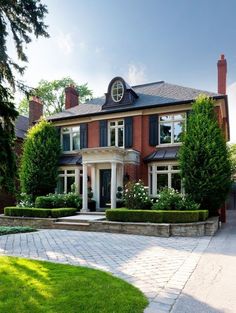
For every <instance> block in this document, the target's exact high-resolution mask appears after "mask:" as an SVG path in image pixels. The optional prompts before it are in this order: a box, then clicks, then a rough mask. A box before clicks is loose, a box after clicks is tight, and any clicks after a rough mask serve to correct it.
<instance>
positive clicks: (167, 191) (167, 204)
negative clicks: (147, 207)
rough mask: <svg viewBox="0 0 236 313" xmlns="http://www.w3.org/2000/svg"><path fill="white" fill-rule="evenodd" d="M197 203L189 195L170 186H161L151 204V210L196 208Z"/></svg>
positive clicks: (197, 206)
mask: <svg viewBox="0 0 236 313" xmlns="http://www.w3.org/2000/svg"><path fill="white" fill-rule="evenodd" d="M198 208H199V205H198V204H197V203H196V202H194V201H193V200H192V199H191V198H190V197H189V196H185V195H182V194H180V193H179V192H178V191H176V190H174V189H172V188H163V189H162V190H161V192H160V194H159V196H158V198H157V200H156V203H154V204H153V206H152V209H153V210H180V211H182V210H190V211H192V210H197V209H198Z"/></svg>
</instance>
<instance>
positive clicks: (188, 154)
mask: <svg viewBox="0 0 236 313" xmlns="http://www.w3.org/2000/svg"><path fill="white" fill-rule="evenodd" d="M180 167H181V175H182V178H183V182H184V188H185V192H186V193H187V194H189V195H191V197H192V199H193V200H195V201H196V202H197V203H199V204H200V207H201V208H202V209H208V210H209V211H210V214H211V215H217V211H218V209H219V208H220V207H221V205H222V204H223V203H224V201H225V199H226V197H227V194H228V191H229V188H230V185H231V162H230V158H229V151H228V148H227V145H226V142H225V139H224V135H223V132H222V130H221V128H220V127H219V124H218V121H217V117H216V113H215V111H214V101H213V100H211V99H209V98H207V97H205V96H200V97H199V98H198V99H197V100H196V102H195V103H194V104H193V109H192V111H191V112H190V114H189V117H188V120H187V130H186V132H185V134H184V138H183V145H182V147H181V149H180Z"/></svg>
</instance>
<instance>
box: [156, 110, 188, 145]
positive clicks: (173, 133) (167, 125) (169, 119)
mask: <svg viewBox="0 0 236 313" xmlns="http://www.w3.org/2000/svg"><path fill="white" fill-rule="evenodd" d="M185 120H186V114H185V113H182V114H169V115H161V116H159V144H160V145H163V144H174V143H180V142H181V141H182V134H183V130H184V125H185Z"/></svg>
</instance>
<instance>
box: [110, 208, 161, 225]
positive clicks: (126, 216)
mask: <svg viewBox="0 0 236 313" xmlns="http://www.w3.org/2000/svg"><path fill="white" fill-rule="evenodd" d="M106 218H107V219H108V220H109V221H117V222H149V223H161V222H162V213H160V212H157V211H156V212H155V211H152V210H128V209H108V210H106Z"/></svg>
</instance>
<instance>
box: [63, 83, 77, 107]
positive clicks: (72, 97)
mask: <svg viewBox="0 0 236 313" xmlns="http://www.w3.org/2000/svg"><path fill="white" fill-rule="evenodd" d="M65 94H66V101H65V102H66V103H65V107H66V110H67V109H70V108H73V107H75V106H77V105H79V94H78V92H77V90H76V89H75V87H74V86H73V85H70V86H69V87H66V89H65Z"/></svg>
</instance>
